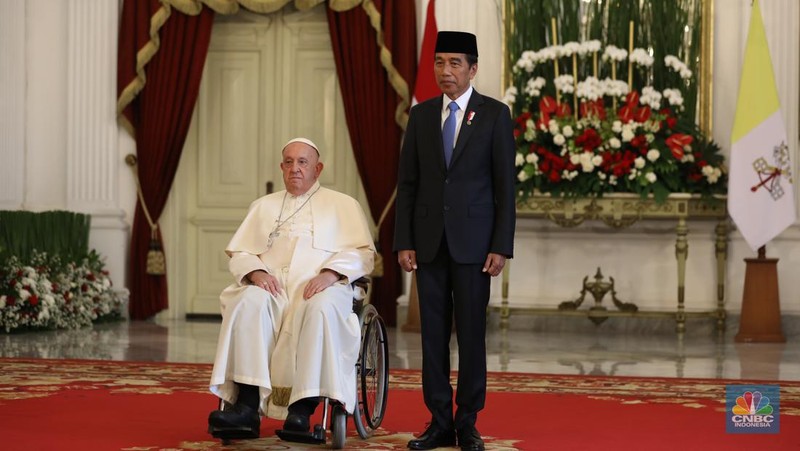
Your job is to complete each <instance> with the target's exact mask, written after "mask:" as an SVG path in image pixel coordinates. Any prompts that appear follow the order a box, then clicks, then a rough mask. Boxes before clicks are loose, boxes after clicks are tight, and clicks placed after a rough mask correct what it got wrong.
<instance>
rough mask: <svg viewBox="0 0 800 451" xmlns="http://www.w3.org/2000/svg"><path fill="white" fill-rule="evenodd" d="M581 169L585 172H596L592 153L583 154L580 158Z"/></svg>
mask: <svg viewBox="0 0 800 451" xmlns="http://www.w3.org/2000/svg"><path fill="white" fill-rule="evenodd" d="M580 161H581V169H583V172H592V171H594V162H593V154H592V153H590V152H583V153H582V154H581V157H580Z"/></svg>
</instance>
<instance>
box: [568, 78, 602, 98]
mask: <svg viewBox="0 0 800 451" xmlns="http://www.w3.org/2000/svg"><path fill="white" fill-rule="evenodd" d="M575 95H576V96H578V98H581V99H586V100H597V99H599V98H601V97H603V85H602V84H601V83H600V80H598V79H597V78H595V77H586V79H585V80H583V81H582V82H579V83H578V87H577V89H576V91H575Z"/></svg>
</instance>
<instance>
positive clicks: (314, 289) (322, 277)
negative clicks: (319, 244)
mask: <svg viewBox="0 0 800 451" xmlns="http://www.w3.org/2000/svg"><path fill="white" fill-rule="evenodd" d="M339 277H340V276H339V273H337V272H336V271H331V270H330V269H323V270H322V272H320V273H319V274H317V275H316V276H314V278H313V279H311V280H310V281H308V284H306V288H305V290H303V299H310V298H311V296H314V295H315V294H317V293H319V292H320V291H322V290H324V289H326V288H328V287H329V286H331V285H333V284H334V283H336V281H337V280H339Z"/></svg>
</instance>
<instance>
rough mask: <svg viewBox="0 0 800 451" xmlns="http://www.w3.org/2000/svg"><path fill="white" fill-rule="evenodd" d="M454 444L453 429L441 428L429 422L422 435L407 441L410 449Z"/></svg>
mask: <svg viewBox="0 0 800 451" xmlns="http://www.w3.org/2000/svg"><path fill="white" fill-rule="evenodd" d="M455 445H456V433H455V431H448V430H445V429H442V428H440V427H439V426H438V425H436V423H431V425H430V426H428V429H426V430H425V432H423V433H422V435H420V436H419V437H417V438H415V439H414V440H410V441H409V442H408V447H409V448H410V449H434V448H439V447H442V446H455Z"/></svg>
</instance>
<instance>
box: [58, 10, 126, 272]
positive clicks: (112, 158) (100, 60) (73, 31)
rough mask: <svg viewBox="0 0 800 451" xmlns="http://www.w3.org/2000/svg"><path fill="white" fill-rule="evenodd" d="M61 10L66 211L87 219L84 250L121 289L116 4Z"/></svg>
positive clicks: (123, 235) (123, 257)
mask: <svg viewBox="0 0 800 451" xmlns="http://www.w3.org/2000/svg"><path fill="white" fill-rule="evenodd" d="M67 9H68V14H67V21H68V23H67V29H68V43H67V86H68V89H67V92H68V94H67V208H68V209H69V210H72V211H80V212H84V213H89V214H91V215H92V229H91V235H90V246H91V247H92V248H94V249H96V250H97V251H98V252H99V253H100V254H101V255H103V256H105V258H106V264H107V269H108V270H109V272H110V273H111V277H112V280H113V281H114V283H115V285H116V286H117V287H123V286H125V283H124V282H125V274H126V271H125V269H126V261H127V259H126V254H127V252H126V249H127V243H128V225H127V223H126V222H125V220H124V218H125V213H124V210H123V209H122V208H120V202H119V178H120V174H119V172H120V167H121V164H120V161H121V160H120V158H121V157H120V155H119V127H118V126H117V123H116V97H117V96H116V73H117V70H116V66H117V33H118V23H119V5H118V2H113V1H112V2H98V1H94V0H69V4H68V7H67Z"/></svg>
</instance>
